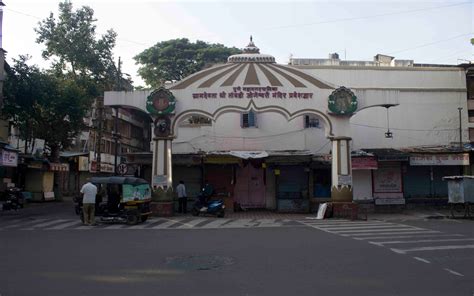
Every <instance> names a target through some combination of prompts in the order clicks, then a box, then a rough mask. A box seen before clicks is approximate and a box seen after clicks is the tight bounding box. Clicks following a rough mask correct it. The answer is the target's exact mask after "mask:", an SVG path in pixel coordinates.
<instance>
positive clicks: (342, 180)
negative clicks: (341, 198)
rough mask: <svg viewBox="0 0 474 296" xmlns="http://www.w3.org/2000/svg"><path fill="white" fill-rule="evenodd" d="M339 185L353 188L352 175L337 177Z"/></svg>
mask: <svg viewBox="0 0 474 296" xmlns="http://www.w3.org/2000/svg"><path fill="white" fill-rule="evenodd" d="M337 185H341V186H351V185H352V176H351V175H339V176H337Z"/></svg>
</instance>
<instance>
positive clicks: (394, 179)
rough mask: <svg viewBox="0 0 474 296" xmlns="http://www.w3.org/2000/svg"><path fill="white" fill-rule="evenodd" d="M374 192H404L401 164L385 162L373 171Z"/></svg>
mask: <svg viewBox="0 0 474 296" xmlns="http://www.w3.org/2000/svg"><path fill="white" fill-rule="evenodd" d="M373 176H374V177H373V178H374V180H373V186H374V193H402V172H401V167H400V164H385V165H383V166H382V165H381V166H379V168H378V169H377V170H375V171H373Z"/></svg>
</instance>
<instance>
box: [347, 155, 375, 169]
mask: <svg viewBox="0 0 474 296" xmlns="http://www.w3.org/2000/svg"><path fill="white" fill-rule="evenodd" d="M377 167H378V166H377V159H375V157H373V156H368V157H353V158H352V169H353V170H376V169H377Z"/></svg>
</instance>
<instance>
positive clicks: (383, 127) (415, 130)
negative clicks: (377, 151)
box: [351, 123, 458, 132]
mask: <svg viewBox="0 0 474 296" xmlns="http://www.w3.org/2000/svg"><path fill="white" fill-rule="evenodd" d="M351 125H355V126H361V127H369V128H378V129H387V127H386V126H375V125H366V124H357V123H351ZM390 129H391V130H397V131H411V132H452V131H457V130H458V129H457V128H452V129H409V128H393V127H391V128H390Z"/></svg>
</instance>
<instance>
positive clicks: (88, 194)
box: [81, 179, 97, 226]
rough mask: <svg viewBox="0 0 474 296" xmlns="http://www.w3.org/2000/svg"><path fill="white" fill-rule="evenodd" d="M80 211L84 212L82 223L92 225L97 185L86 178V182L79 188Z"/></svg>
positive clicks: (93, 222)
mask: <svg viewBox="0 0 474 296" xmlns="http://www.w3.org/2000/svg"><path fill="white" fill-rule="evenodd" d="M81 193H82V194H83V197H82V212H83V213H84V224H85V225H91V226H94V225H96V224H95V197H96V195H97V187H96V186H95V185H94V184H92V183H91V181H90V179H87V183H86V184H84V185H83V186H82V188H81Z"/></svg>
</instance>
